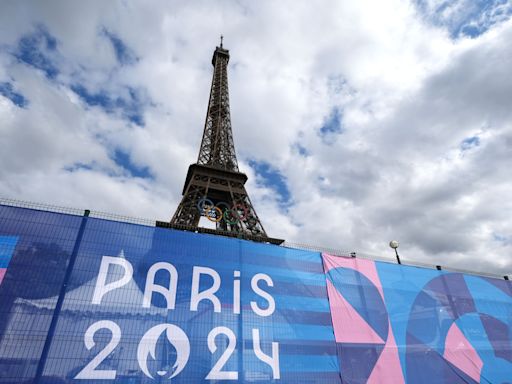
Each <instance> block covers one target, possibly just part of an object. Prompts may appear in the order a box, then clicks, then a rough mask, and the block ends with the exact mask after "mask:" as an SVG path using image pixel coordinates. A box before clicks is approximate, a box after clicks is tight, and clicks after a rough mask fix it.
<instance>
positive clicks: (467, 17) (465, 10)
mask: <svg viewBox="0 0 512 384" xmlns="http://www.w3.org/2000/svg"><path fill="white" fill-rule="evenodd" d="M415 3H416V6H417V8H418V10H419V11H420V13H421V14H423V16H424V17H425V18H426V19H427V20H428V21H429V22H430V23H432V24H434V25H437V26H440V27H444V28H446V29H447V30H448V31H449V32H450V35H451V37H452V38H458V37H464V36H466V37H471V38H475V37H478V36H480V35H481V34H482V33H484V32H486V31H487V30H488V29H489V28H491V27H492V26H493V25H494V24H496V23H499V22H503V21H505V20H507V19H509V18H510V17H511V16H512V3H510V2H509V1H507V0H445V1H432V0H416V2H415Z"/></svg>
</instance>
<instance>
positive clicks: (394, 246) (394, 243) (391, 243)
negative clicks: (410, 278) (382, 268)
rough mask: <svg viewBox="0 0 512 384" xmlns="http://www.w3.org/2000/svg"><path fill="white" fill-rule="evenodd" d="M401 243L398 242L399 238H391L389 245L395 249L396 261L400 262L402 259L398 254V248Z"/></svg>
mask: <svg viewBox="0 0 512 384" xmlns="http://www.w3.org/2000/svg"><path fill="white" fill-rule="evenodd" d="M399 245H400V243H399V242H398V240H391V241H390V242H389V246H390V247H391V248H393V249H394V250H395V255H396V261H397V262H398V264H402V263H401V261H400V256H398V250H397V248H398V246H399Z"/></svg>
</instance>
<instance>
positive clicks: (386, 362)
mask: <svg viewBox="0 0 512 384" xmlns="http://www.w3.org/2000/svg"><path fill="white" fill-rule="evenodd" d="M389 329H390V330H391V323H390V324H389ZM381 383H394V384H404V383H405V379H404V374H403V372H402V367H401V366H400V359H399V357H398V347H397V346H396V341H395V337H394V336H393V331H390V332H389V336H388V340H387V342H386V345H385V346H384V350H383V351H382V353H381V355H380V356H379V360H378V361H377V364H375V367H374V368H373V371H372V374H371V375H370V377H369V378H368V381H367V384H381Z"/></svg>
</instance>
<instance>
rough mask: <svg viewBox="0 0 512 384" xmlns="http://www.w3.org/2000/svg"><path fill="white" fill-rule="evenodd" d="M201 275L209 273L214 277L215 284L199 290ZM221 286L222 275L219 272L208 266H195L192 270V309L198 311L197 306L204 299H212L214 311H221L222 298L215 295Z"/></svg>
mask: <svg viewBox="0 0 512 384" xmlns="http://www.w3.org/2000/svg"><path fill="white" fill-rule="evenodd" d="M201 275H209V276H211V277H212V278H213V285H212V286H211V287H210V288H208V289H206V290H204V291H202V292H199V281H200V279H201ZM219 288H220V276H219V274H218V273H217V272H216V271H215V270H213V269H211V268H207V267H194V269H193V271H192V291H191V293H190V310H191V311H197V307H198V305H199V303H200V302H201V301H202V300H210V301H211V302H212V304H213V310H214V312H220V310H221V306H220V300H219V298H218V297H217V296H215V295H214V293H215V292H217V291H218V290H219Z"/></svg>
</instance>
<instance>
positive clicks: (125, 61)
mask: <svg viewBox="0 0 512 384" xmlns="http://www.w3.org/2000/svg"><path fill="white" fill-rule="evenodd" d="M103 33H104V35H105V36H106V37H107V38H108V39H109V41H110V43H111V44H112V48H113V49H114V52H115V54H116V59H117V61H118V62H119V64H121V65H130V64H134V63H136V62H137V61H139V58H138V57H137V55H136V54H135V52H134V51H133V50H131V49H130V48H129V47H128V46H127V45H126V44H125V43H124V41H123V40H121V38H119V36H117V35H116V34H114V33H112V32H110V31H108V30H107V29H104V30H103Z"/></svg>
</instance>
